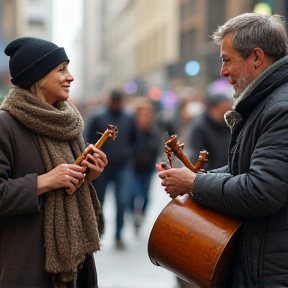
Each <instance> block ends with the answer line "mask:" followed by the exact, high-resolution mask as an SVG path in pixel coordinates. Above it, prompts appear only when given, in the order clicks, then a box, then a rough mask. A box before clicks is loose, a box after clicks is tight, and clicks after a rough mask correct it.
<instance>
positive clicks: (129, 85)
mask: <svg viewBox="0 0 288 288" xmlns="http://www.w3.org/2000/svg"><path fill="white" fill-rule="evenodd" d="M137 89H138V85H137V83H136V82H135V81H128V82H126V84H125V92H126V93H127V94H129V95H132V94H134V93H135V92H136V91H137Z"/></svg>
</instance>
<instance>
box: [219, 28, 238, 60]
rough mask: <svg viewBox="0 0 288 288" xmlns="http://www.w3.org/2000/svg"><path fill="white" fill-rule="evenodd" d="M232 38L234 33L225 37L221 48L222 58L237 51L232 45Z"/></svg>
mask: <svg viewBox="0 0 288 288" xmlns="http://www.w3.org/2000/svg"><path fill="white" fill-rule="evenodd" d="M232 38H233V33H229V34H227V35H225V36H224V38H223V41H222V43H221V46H220V56H221V57H223V56H225V55H227V54H229V53H231V52H233V51H235V49H234V48H233V45H232Z"/></svg>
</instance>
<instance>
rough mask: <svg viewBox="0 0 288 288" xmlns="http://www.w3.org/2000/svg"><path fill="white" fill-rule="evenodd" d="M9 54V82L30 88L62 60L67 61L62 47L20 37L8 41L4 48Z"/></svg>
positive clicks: (36, 39)
mask: <svg viewBox="0 0 288 288" xmlns="http://www.w3.org/2000/svg"><path fill="white" fill-rule="evenodd" d="M4 52H5V54H6V55H7V56H10V61H9V69H10V75H11V82H12V84H14V85H17V86H19V87H20V88H23V89H26V90H30V88H31V86H32V85H33V84H34V83H35V82H37V81H38V80H40V79H42V78H43V77H44V76H45V75H47V74H48V73H49V72H50V71H51V70H52V69H54V68H55V67H56V66H58V65H59V64H61V63H62V62H65V61H67V62H69V59H68V57H67V55H66V53H65V50H64V48H62V47H58V46H57V45H55V44H54V43H52V42H49V41H46V40H42V39H38V38H33V37H22V38H18V39H15V40H13V41H12V42H10V43H9V44H8V45H7V46H6V48H5V50H4Z"/></svg>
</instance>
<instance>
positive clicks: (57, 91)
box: [39, 62, 74, 105]
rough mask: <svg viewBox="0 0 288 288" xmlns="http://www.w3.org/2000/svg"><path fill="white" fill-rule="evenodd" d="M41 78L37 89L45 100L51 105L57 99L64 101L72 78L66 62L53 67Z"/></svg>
mask: <svg viewBox="0 0 288 288" xmlns="http://www.w3.org/2000/svg"><path fill="white" fill-rule="evenodd" d="M43 80H44V81H41V84H40V86H39V89H40V91H41V92H42V94H43V96H44V97H45V100H46V102H48V103H49V104H51V105H53V104H55V103H56V102H58V101H66V100H67V99H68V98H69V88H70V84H71V82H72V81H73V80H74V78H73V76H72V75H71V73H70V72H69V70H68V63H67V62H63V63H61V64H60V65H58V66H57V67H55V68H54V69H53V70H51V71H50V72H49V73H48V74H47V75H46V76H45V78H44V79H43Z"/></svg>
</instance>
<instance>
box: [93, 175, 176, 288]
mask: <svg viewBox="0 0 288 288" xmlns="http://www.w3.org/2000/svg"><path fill="white" fill-rule="evenodd" d="M111 189H112V188H110V189H108V191H107V192H108V193H107V195H106V199H105V203H104V214H105V217H106V218H105V219H106V232H105V234H104V235H103V238H102V241H101V243H102V248H101V251H100V252H98V253H97V254H95V260H96V266H97V273H98V281H99V287H100V288H175V287H177V285H176V278H175V276H174V274H172V273H171V272H169V271H167V270H166V269H164V268H162V267H159V266H155V265H154V264H152V262H151V261H150V259H149V256H148V252H147V245H148V239H149V235H150V232H151V229H152V227H153V224H154V222H155V220H156V219H157V217H158V215H159V214H160V212H161V211H162V209H163V208H164V207H165V206H166V205H167V204H168V202H169V201H170V198H169V197H168V195H166V193H165V192H164V190H163V188H162V186H161V184H160V179H159V178H158V176H157V175H156V173H155V175H154V177H153V180H152V185H151V190H150V197H151V198H150V199H151V200H150V205H149V208H148V210H147V217H146V218H145V221H144V223H143V226H142V227H141V230H140V232H139V234H138V235H136V234H135V231H134V227H133V222H132V217H131V215H126V216H127V217H126V218H125V227H124V231H123V241H124V242H125V245H126V249H125V250H116V248H115V242H114V231H115V230H114V229H115V221H114V219H115V204H114V195H113V193H112V191H111Z"/></svg>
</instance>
